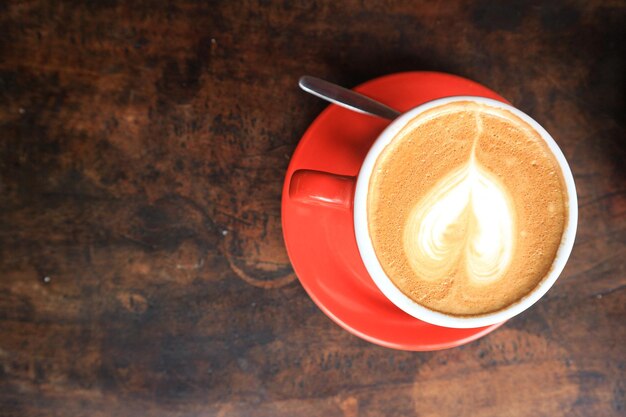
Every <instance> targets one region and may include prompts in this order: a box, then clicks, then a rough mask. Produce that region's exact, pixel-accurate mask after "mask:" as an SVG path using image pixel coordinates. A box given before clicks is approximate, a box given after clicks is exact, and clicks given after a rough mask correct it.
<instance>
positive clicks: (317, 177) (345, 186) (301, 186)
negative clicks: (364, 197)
mask: <svg viewBox="0 0 626 417" xmlns="http://www.w3.org/2000/svg"><path fill="white" fill-rule="evenodd" d="M355 185H356V178H355V177H349V176H345V175H336V174H331V173H328V172H322V171H314V170H310V169H299V170H297V171H295V172H294V173H293V174H292V176H291V180H290V182H289V198H290V199H292V200H294V201H298V202H301V203H305V204H312V205H318V206H326V207H334V208H341V209H350V208H352V202H353V199H354V187H355Z"/></svg>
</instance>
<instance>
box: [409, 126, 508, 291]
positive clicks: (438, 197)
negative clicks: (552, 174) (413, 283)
mask: <svg viewBox="0 0 626 417" xmlns="http://www.w3.org/2000/svg"><path fill="white" fill-rule="evenodd" d="M477 128H478V132H477V135H476V138H475V139H474V147H473V149H472V152H471V156H470V159H469V161H468V162H467V163H466V164H464V165H463V166H461V167H459V168H457V169H456V170H454V171H452V172H450V173H449V174H448V175H446V176H445V177H444V178H442V179H441V180H439V181H438V182H437V183H436V184H435V186H434V187H433V188H432V189H431V190H429V192H428V193H427V194H426V195H425V196H424V197H423V198H422V199H421V200H420V201H419V202H418V203H417V204H416V205H415V207H413V209H412V210H411V212H410V213H409V216H408V218H407V221H406V224H405V229H404V236H403V238H404V241H403V244H404V250H405V253H406V255H407V258H408V260H409V263H410V265H411V267H412V268H413V269H414V271H415V272H416V274H418V276H420V277H422V278H423V279H426V280H430V281H433V280H441V279H447V278H449V277H450V276H451V275H452V274H454V273H455V271H458V269H459V268H463V267H464V268H465V270H466V273H467V277H468V278H469V279H470V280H471V281H472V282H473V283H475V284H488V283H492V282H494V281H496V280H498V279H499V278H501V277H502V275H503V274H504V273H505V272H506V270H507V268H508V266H509V264H510V262H511V258H512V255H513V250H514V246H515V240H514V236H515V210H514V208H513V204H512V199H511V196H510V194H509V192H508V190H507V189H506V186H505V185H504V184H503V183H502V181H500V179H499V178H498V177H497V176H496V175H494V174H492V173H490V172H489V171H488V170H487V169H485V168H484V167H483V166H481V164H480V162H479V161H478V160H477V159H476V155H475V147H476V143H477V140H478V137H479V136H480V133H481V131H482V125H481V123H480V119H479V118H478V116H477Z"/></svg>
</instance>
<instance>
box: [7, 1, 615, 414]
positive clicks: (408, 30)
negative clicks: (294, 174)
mask: <svg viewBox="0 0 626 417" xmlns="http://www.w3.org/2000/svg"><path fill="white" fill-rule="evenodd" d="M625 17H626V5H625V4H624V2H623V1H595V0H594V1H588V2H573V1H572V2H570V1H564V0H559V1H555V2H545V3H541V2H525V1H512V2H495V1H494V2H492V1H476V2H469V1H452V2H450V1H434V2H433V1H430V2H423V3H417V2H404V1H394V0H387V1H384V0H381V1H357V0H353V1H345V2H335V1H328V2H322V1H310V2H290V1H284V2H283V1H271V0H267V1H261V0H259V1H244V2H231V1H222V2H219V1H207V2H204V1H197V2H194V1H188V0H180V1H176V2H159V1H141V2H123V1H116V0H106V1H98V2H86V3H83V2H78V1H66V2H49V1H45V0H27V1H10V2H2V3H1V4H0V136H1V137H0V190H1V196H2V197H1V200H0V416H96V417H97V416H137V415H144V416H295V415H302V416H312V417H314V416H325V417H326V416H346V417H351V416H379V415H398V416H400V415H401V416H412V415H414V416H434V415H437V416H447V415H450V416H459V415H474V416H476V415H481V416H482V415H484V416H527V415H534V416H557V415H568V416H600V415H602V416H612V415H616V416H617V415H624V413H625V412H626V399H625V390H626V377H625V375H626V369H625V368H626V348H625V344H626V326H624V323H625V320H626V291H625V288H626V167H625V162H624V161H626V142H625V141H626V139H625V138H626V135H625V133H626V132H625V131H626V124H625V122H624V110H625V106H624V76H625V74H626V65H625V62H624V60H625V55H624V48H623V41H624V39H625V36H624V35H625V34H624V27H626V25H625V24H624V23H625V20H626V19H625ZM407 70H438V71H445V72H451V73H456V74H459V75H462V76H465V77H468V78H471V79H475V80H477V81H478V82H481V83H483V84H485V85H487V86H489V87H491V88H492V89H494V90H495V91H498V92H499V93H500V94H502V95H503V96H504V97H506V98H508V99H509V100H510V101H511V102H512V103H513V104H514V105H516V106H517V107H519V108H521V109H522V110H524V111H526V112H527V113H529V114H530V115H532V116H533V117H534V118H536V119H537V120H538V121H539V122H540V123H541V124H543V125H544V126H545V127H546V128H547V130H548V131H550V132H551V133H552V135H553V136H554V137H555V138H556V140H557V142H558V143H559V145H560V146H561V147H562V149H563V151H564V153H565V155H566V157H567V158H568V159H569V161H570V164H571V167H572V170H573V172H574V177H575V180H576V183H577V187H578V193H579V202H580V219H579V232H578V237H577V242H576V245H575V247H574V251H573V254H572V257H571V260H570V262H569V263H568V265H567V267H566V269H565V271H564V273H563V275H562V278H561V279H560V280H559V281H558V283H557V285H556V286H555V287H554V288H553V289H552V290H551V291H550V292H549V294H548V295H547V296H546V297H545V298H544V299H543V300H542V301H541V302H540V303H538V304H537V305H536V306H534V307H533V308H532V309H531V310H529V311H527V312H526V313H525V314H523V315H521V316H519V317H517V318H515V319H513V320H511V321H510V322H509V323H507V324H506V325H505V326H504V327H502V328H501V329H499V330H497V331H496V332H494V333H493V334H491V335H489V336H487V337H485V338H483V339H481V340H479V341H476V342H474V343H471V344H469V345H467V346H463V347H461V348H457V349H452V350H447V351H441V352H431V353H410V352H399V351H394V350H390V349H385V348H381V347H377V346H374V345H371V344H369V343H367V342H364V341H362V340H360V339H358V338H356V337H354V336H352V335H350V334H348V333H347V332H345V331H343V330H341V329H340V328H339V327H338V326H336V325H335V324H333V323H332V322H331V321H330V320H329V319H328V318H327V317H326V316H324V314H323V313H322V312H321V311H319V310H318V309H317V307H316V306H315V305H314V304H313V302H312V301H311V300H310V299H309V298H308V297H307V295H306V294H305V292H304V291H303V289H302V288H301V287H300V285H299V284H298V282H297V280H296V279H295V276H294V274H293V271H292V269H291V267H290V264H289V260H288V258H287V255H286V252H285V249H284V245H283V241H282V236H281V228H280V193H281V186H282V180H283V174H284V172H285V170H286V168H287V164H288V162H289V157H290V155H291V153H292V152H293V150H294V148H295V146H296V145H297V143H298V140H299V137H300V135H301V134H302V133H303V132H304V130H305V129H306V127H307V125H308V124H309V123H310V122H311V121H312V120H313V118H314V117H315V116H316V115H317V114H318V113H319V112H320V111H321V110H322V109H323V108H324V107H325V104H324V103H322V102H321V101H319V100H317V99H315V98H313V97H310V96H307V95H306V94H304V93H302V92H300V91H298V89H297V86H296V85H297V79H298V77H299V76H300V75H302V74H305V73H308V74H314V75H318V76H321V77H324V78H327V79H329V80H332V81H335V82H338V83H340V84H343V85H346V86H353V85H356V84H359V83H361V82H364V81H366V80H368V79H371V78H373V77H376V76H380V75H384V74H388V73H393V72H398V71H407Z"/></svg>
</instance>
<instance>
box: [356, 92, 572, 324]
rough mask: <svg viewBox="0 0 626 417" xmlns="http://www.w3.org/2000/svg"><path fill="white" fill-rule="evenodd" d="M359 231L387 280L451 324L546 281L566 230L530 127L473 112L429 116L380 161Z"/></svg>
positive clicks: (546, 156)
mask: <svg viewBox="0 0 626 417" xmlns="http://www.w3.org/2000/svg"><path fill="white" fill-rule="evenodd" d="M367 199H368V202H367V216H368V228H369V234H370V237H371V241H372V245H373V247H374V251H375V253H376V256H377V258H378V260H379V262H380V265H381V266H382V268H383V270H384V271H385V273H386V275H387V276H388V277H389V278H390V280H391V281H392V282H393V283H394V285H396V287H397V288H398V289H400V290H401V291H402V292H403V293H404V294H405V295H407V296H408V297H409V298H411V299H412V300H414V301H416V302H417V303H419V304H421V305H423V306H425V307H428V308H430V309H433V310H435V311H440V312H444V313H447V314H453V315H475V314H483V313H489V312H494V311H497V310H499V309H501V308H504V307H506V306H508V305H510V304H512V303H514V302H515V301H516V300H519V299H520V298H522V297H524V296H525V295H526V294H528V293H529V292H530V291H532V289H533V288H535V287H536V286H537V285H538V283H539V282H541V281H542V279H543V278H544V277H545V276H546V274H547V273H548V272H549V270H550V268H551V265H552V263H553V260H554V257H555V255H556V252H557V249H558V247H559V245H560V242H561V238H562V236H563V230H564V227H565V224H566V220H567V192H566V188H565V185H564V180H563V176H562V174H561V172H560V168H559V166H558V163H557V162H556V159H555V158H554V155H553V154H552V153H551V151H550V149H549V148H548V146H547V145H546V143H545V142H544V141H543V139H542V138H541V135H539V134H538V133H537V132H536V131H535V130H534V129H533V128H532V127H531V126H530V125H528V124H527V123H526V122H524V121H523V120H521V119H519V118H518V117H517V116H515V115H513V114H512V113H510V112H508V111H507V110H504V109H499V108H495V107H490V106H488V105H483V104H478V103H474V102H454V103H448V104H445V105H442V106H440V107H435V108H432V109H430V110H428V111H426V112H424V113H422V114H420V115H418V116H416V117H415V118H414V119H413V120H411V121H410V122H409V123H407V125H406V126H405V127H404V128H403V129H402V130H401V131H400V132H399V133H398V134H397V135H396V137H395V138H394V139H392V141H391V142H390V143H389V144H388V145H387V147H386V148H385V149H384V150H383V151H382V152H381V153H380V155H379V156H378V159H377V160H376V164H375V166H374V169H373V171H372V176H371V178H370V184H369V190H368V197H367Z"/></svg>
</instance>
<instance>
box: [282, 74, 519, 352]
mask: <svg viewBox="0 0 626 417" xmlns="http://www.w3.org/2000/svg"><path fill="white" fill-rule="evenodd" d="M355 90H356V91H359V92H361V93H364V94H366V95H368V96H370V97H372V98H374V99H377V100H380V101H381V102H383V103H385V104H388V105H389V106H391V107H393V108H395V109H397V110H400V111H406V110H409V109H411V108H413V107H416V106H418V105H420V104H422V103H425V102H427V101H431V100H434V99H437V98H441V97H448V96H457V95H473V96H482V97H488V98H493V99H496V100H500V101H503V102H505V103H506V102H507V101H506V100H505V99H503V98H502V97H500V96H499V95H498V94H496V93H495V92H493V91H491V90H489V89H488V88H486V87H484V86H482V85H480V84H477V83H475V82H473V81H470V80H467V79H465V78H461V77H457V76H454V75H450V74H444V73H437V72H405V73H399V74H393V75H387V76H385V77H380V78H376V79H374V80H371V81H368V82H366V83H365V84H361V85H360V86H358V87H356V88H355ZM388 123H389V122H388V121H387V120H383V119H379V118H377V117H372V116H367V115H362V114H359V113H355V112H352V111H350V110H346V109H344V108H341V107H339V106H336V105H330V106H328V107H327V108H326V109H325V110H324V111H323V112H322V113H321V114H320V115H319V116H318V117H317V119H315V120H314V121H313V123H312V124H311V126H310V127H309V128H308V130H307V131H306V132H305V134H304V136H302V139H301V140H300V143H299V144H298V147H297V148H296V151H295V152H294V154H293V157H292V158H291V162H290V164H289V168H288V169H287V175H286V178H285V183H284V185H283V197H282V225H283V235H284V238H285V244H286V246H287V253H288V254H289V259H290V260H291V263H292V265H293V268H294V270H295V272H296V275H297V276H298V278H299V279H300V282H301V283H302V286H303V287H304V289H305V290H306V291H307V293H308V294H309V296H310V297H311V298H312V299H313V301H314V302H315V304H317V306H318V307H319V308H320V309H321V310H322V311H323V312H324V313H326V315H327V316H328V317H330V318H331V319H332V320H333V321H335V322H336V323H337V324H339V325H340V326H341V327H343V328H344V329H346V330H348V331H349V332H351V333H353V334H355V335H357V336H359V337H361V338H363V339H365V340H367V341H369V342H372V343H376V344H378V345H381V346H386V347H389V348H394V349H402V350H419V351H423V350H438V349H447V348H451V347H455V346H459V345H462V344H465V343H469V342H471V341H473V340H476V339H478V338H479V337H481V336H484V335H486V334H487V333H489V332H491V331H493V330H495V329H496V328H498V327H499V326H500V325H501V323H500V324H495V325H492V326H488V327H481V328H478V329H450V328H446V327H439V326H435V325H432V324H429V323H425V322H423V321H420V320H417V319H416V318H414V317H411V316H409V315H408V314H406V313H405V312H403V311H402V310H400V309H399V308H397V307H396V306H395V305H393V304H392V303H391V302H390V301H389V300H387V298H385V296H384V295H383V294H382V293H381V292H380V290H379V289H378V287H376V285H375V284H374V282H373V281H372V279H371V278H370V277H369V275H368V273H367V271H366V269H365V266H364V265H363V262H362V261H361V258H360V257H359V251H358V249H357V245H356V239H355V237H354V227H353V221H352V210H342V209H337V208H327V207H323V206H312V205H307V204H304V203H301V202H294V201H292V200H290V199H289V196H288V190H289V179H290V178H291V175H292V173H293V172H294V171H295V170H298V169H313V170H319V171H327V172H331V173H334V174H340V175H349V176H356V175H357V174H358V172H359V168H360V166H361V163H362V162H363V159H364V158H365V155H366V154H367V151H368V150H369V148H370V146H371V144H372V143H373V142H374V140H375V139H376V138H377V137H378V135H379V133H380V132H381V131H382V130H383V129H384V128H385V127H386V126H387V124H388Z"/></svg>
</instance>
